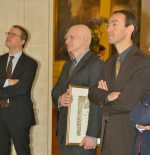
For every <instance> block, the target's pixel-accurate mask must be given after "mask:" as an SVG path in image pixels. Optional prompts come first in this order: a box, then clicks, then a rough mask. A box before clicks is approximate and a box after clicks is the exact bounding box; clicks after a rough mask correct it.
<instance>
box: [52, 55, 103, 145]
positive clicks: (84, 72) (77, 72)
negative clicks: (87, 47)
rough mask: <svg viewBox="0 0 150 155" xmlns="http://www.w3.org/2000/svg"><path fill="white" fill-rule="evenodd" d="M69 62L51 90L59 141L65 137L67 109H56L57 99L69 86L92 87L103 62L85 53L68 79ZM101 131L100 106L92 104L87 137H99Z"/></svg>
mask: <svg viewBox="0 0 150 155" xmlns="http://www.w3.org/2000/svg"><path fill="white" fill-rule="evenodd" d="M70 65H71V60H69V61H67V62H66V63H65V64H64V66H63V69H62V72H61V74H60V77H59V79H58V81H57V83H56V85H55V87H54V88H53V90H52V99H53V103H54V104H55V106H56V108H57V110H58V113H59V116H58V127H57V136H58V138H59V141H60V142H62V139H65V137H66V123H67V108H66V107H61V108H60V109H58V98H59V96H61V95H62V94H63V93H65V92H66V91H67V89H68V86H69V84H74V85H81V86H92V85H94V84H95V83H96V82H97V80H98V78H99V76H100V72H101V69H102V65H103V62H102V61H101V60H100V59H99V58H98V57H96V56H94V55H93V54H92V53H91V52H87V53H86V54H85V56H84V57H83V58H82V59H81V60H80V62H79V63H78V64H77V66H76V68H75V69H74V71H73V73H72V75H71V76H70V77H69V70H70ZM100 130H101V108H100V106H97V105H94V104H92V105H91V106H90V116H89V123H88V129H87V135H88V136H92V137H100Z"/></svg>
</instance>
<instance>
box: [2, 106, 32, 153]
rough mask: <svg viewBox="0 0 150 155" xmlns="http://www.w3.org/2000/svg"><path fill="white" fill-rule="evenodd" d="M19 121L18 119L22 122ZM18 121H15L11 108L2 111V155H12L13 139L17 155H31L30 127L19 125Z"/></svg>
mask: <svg viewBox="0 0 150 155" xmlns="http://www.w3.org/2000/svg"><path fill="white" fill-rule="evenodd" d="M14 114H15V113H14ZM15 115H17V113H16V114H15ZM19 119H20V118H19V117H18V121H19V122H20V120H19ZM18 121H17V120H14V119H13V116H12V112H11V110H10V109H9V108H8V109H7V108H5V109H0V155H10V151H11V150H10V148H11V139H12V141H13V144H14V147H15V150H16V152H17V155H31V152H30V147H29V144H30V138H29V132H30V127H27V126H25V125H23V124H18Z"/></svg>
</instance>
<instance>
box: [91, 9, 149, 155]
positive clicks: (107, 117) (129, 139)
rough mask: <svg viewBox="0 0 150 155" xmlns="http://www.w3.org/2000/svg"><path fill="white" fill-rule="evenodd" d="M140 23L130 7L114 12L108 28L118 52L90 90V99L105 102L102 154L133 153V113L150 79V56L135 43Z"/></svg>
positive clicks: (119, 154) (109, 36) (99, 102)
mask: <svg viewBox="0 0 150 155" xmlns="http://www.w3.org/2000/svg"><path fill="white" fill-rule="evenodd" d="M137 25H138V24H137V20H136V18H135V16H134V15H133V14H132V13H131V12H129V11H127V10H118V11H115V12H114V13H113V14H112V16H111V17H110V19H109V22H108V26H107V32H108V39H109V42H110V43H111V44H114V45H115V47H116V50H117V54H115V55H114V56H112V57H110V58H109V59H108V60H107V61H106V63H105V65H104V69H103V71H102V75H101V77H100V80H99V82H98V85H97V86H95V87H93V88H91V89H90V92H89V98H90V101H91V102H92V103H95V104H98V105H101V106H102V117H103V122H102V133H101V142H102V143H101V146H102V155H130V153H131V147H132V143H133V135H134V134H133V132H134V129H133V125H132V123H131V122H130V119H129V113H130V111H131V110H132V108H133V107H134V105H135V104H136V103H137V102H138V101H139V100H140V98H141V97H142V95H143V91H144V89H145V87H146V86H147V84H148V83H150V59H149V58H148V57H147V56H146V55H145V54H144V52H141V51H140V50H139V49H138V48H137V47H136V46H135V45H134V43H133V40H134V38H135V35H136V33H137Z"/></svg>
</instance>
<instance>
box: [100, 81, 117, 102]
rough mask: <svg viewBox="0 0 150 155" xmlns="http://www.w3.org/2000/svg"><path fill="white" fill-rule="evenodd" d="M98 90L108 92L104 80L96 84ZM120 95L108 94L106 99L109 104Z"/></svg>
mask: <svg viewBox="0 0 150 155" xmlns="http://www.w3.org/2000/svg"><path fill="white" fill-rule="evenodd" d="M98 88H99V89H103V90H105V91H108V87H107V83H106V81H104V80H100V81H99V82H98ZM119 95H120V92H111V93H109V94H108V96H107V99H108V101H109V102H111V101H114V100H115V99H117V98H118V97H119Z"/></svg>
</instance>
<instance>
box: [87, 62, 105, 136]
mask: <svg viewBox="0 0 150 155" xmlns="http://www.w3.org/2000/svg"><path fill="white" fill-rule="evenodd" d="M92 67H93V68H91V76H90V79H89V81H90V86H92V85H94V84H96V83H97V82H98V79H99V77H100V75H101V71H102V68H103V63H102V62H101V61H100V62H99V61H98V62H97V63H96V64H95V65H93V66H92ZM101 115H102V112H101V106H100V105H95V104H93V103H92V102H90V110H89V120H88V127H87V132H86V135H87V136H90V137H97V138H99V137H100V132H101V126H102V116H101Z"/></svg>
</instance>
